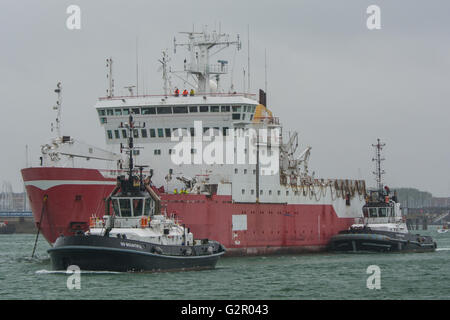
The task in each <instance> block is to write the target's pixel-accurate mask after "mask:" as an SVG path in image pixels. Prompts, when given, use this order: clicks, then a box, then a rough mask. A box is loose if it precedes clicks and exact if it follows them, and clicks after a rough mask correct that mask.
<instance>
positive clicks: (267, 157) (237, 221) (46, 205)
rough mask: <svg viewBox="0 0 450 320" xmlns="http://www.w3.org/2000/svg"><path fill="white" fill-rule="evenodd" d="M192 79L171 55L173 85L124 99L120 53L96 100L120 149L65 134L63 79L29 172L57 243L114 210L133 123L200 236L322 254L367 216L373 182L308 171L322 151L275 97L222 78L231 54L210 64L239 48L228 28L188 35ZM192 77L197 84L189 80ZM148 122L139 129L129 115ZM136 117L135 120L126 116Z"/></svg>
mask: <svg viewBox="0 0 450 320" xmlns="http://www.w3.org/2000/svg"><path fill="white" fill-rule="evenodd" d="M186 34H187V36H188V42H187V43H175V46H176V47H177V46H181V45H185V46H186V47H187V48H188V51H189V53H190V57H191V58H190V61H189V62H187V61H186V60H185V62H184V66H183V70H181V72H182V73H183V72H184V73H186V77H187V78H186V79H189V77H194V78H195V79H196V85H195V86H194V85H192V86H191V87H189V88H186V89H184V88H183V90H182V92H181V93H180V90H179V89H178V88H177V87H175V86H173V85H172V81H171V77H170V74H171V73H173V72H175V71H171V69H169V67H168V62H169V59H168V58H167V54H166V53H164V54H163V58H162V59H161V60H160V62H161V64H162V72H163V79H164V94H162V95H138V93H136V94H134V93H133V88H132V87H129V90H130V94H129V95H127V96H120V97H117V96H114V81H113V79H112V63H113V62H112V59H108V60H107V66H108V72H109V73H108V79H109V87H108V91H107V96H106V97H104V98H100V99H99V100H98V102H97V104H96V105H95V108H96V110H97V113H98V117H99V121H100V124H101V125H102V126H103V127H104V129H105V137H106V144H107V146H108V147H107V148H109V150H108V151H107V150H102V149H99V148H96V147H94V146H90V145H85V144H83V143H80V142H78V141H76V140H75V139H73V138H72V137H68V136H63V135H61V128H60V116H61V86H60V85H58V88H57V89H56V92H57V93H58V103H57V106H56V107H55V109H56V110H57V112H58V117H57V119H56V120H57V121H56V129H57V130H56V132H57V136H56V138H55V139H53V140H52V141H51V143H49V144H46V145H44V146H42V157H41V166H40V167H33V168H25V169H23V170H22V176H23V180H24V183H25V186H26V190H27V194H28V197H29V200H30V205H31V208H32V211H33V214H34V217H35V221H36V224H37V225H38V227H39V228H40V230H41V232H42V234H43V235H44V236H45V238H46V239H47V240H48V242H49V243H53V242H54V241H55V240H56V238H57V237H58V236H59V235H61V234H64V235H70V234H73V233H75V232H77V231H78V230H87V228H88V227H89V223H90V221H92V219H93V218H94V219H98V218H101V217H102V216H103V214H104V212H105V205H104V199H105V198H106V197H107V196H108V194H110V193H111V191H112V189H113V188H114V186H115V183H116V177H117V175H118V174H120V171H121V170H122V168H125V167H127V166H128V165H129V164H128V163H127V157H123V156H122V154H121V152H122V149H123V145H124V144H125V143H127V141H128V139H129V132H132V134H133V139H134V141H135V142H136V143H137V144H138V145H140V146H143V148H142V149H140V150H138V151H136V152H135V161H136V163H137V164H138V165H146V166H149V169H148V170H146V172H145V174H146V175H147V176H149V177H151V181H152V183H153V186H152V187H153V189H154V190H155V191H156V192H157V193H158V195H159V196H160V198H161V201H162V206H163V207H164V209H165V210H166V212H167V213H170V214H175V215H177V218H178V219H179V221H180V222H181V223H183V224H185V225H186V226H187V227H189V228H191V229H192V232H193V233H195V234H196V236H198V237H200V238H209V239H214V240H217V241H219V242H221V243H222V244H223V245H224V246H225V247H226V248H227V254H242V255H248V254H270V253H289V252H305V251H316V250H320V249H323V248H325V247H326V245H327V243H328V241H329V239H330V238H331V237H332V236H333V235H335V234H337V233H338V231H340V230H343V229H346V228H348V227H349V226H350V225H352V224H353V223H354V222H355V218H360V217H361V208H362V206H363V205H364V198H365V194H366V190H365V183H364V181H355V180H348V179H317V178H314V177H313V175H311V174H309V171H308V159H309V155H310V151H311V148H310V147H307V148H306V149H305V150H303V151H302V152H298V150H297V148H298V135H297V133H295V132H293V133H289V134H288V135H285V134H283V132H282V126H281V124H280V122H279V120H278V118H276V117H274V116H273V114H272V112H271V111H270V110H269V109H268V108H267V106H266V99H265V93H264V92H263V91H261V90H260V94H259V99H258V101H257V100H255V95H252V94H249V93H236V92H235V91H234V90H233V88H232V87H231V88H229V89H226V90H225V89H224V88H222V87H221V83H222V82H221V81H220V79H221V77H222V76H223V75H225V74H226V73H227V65H228V62H227V61H226V60H217V64H210V57H211V56H212V54H211V52H210V51H211V50H212V49H213V48H215V49H217V51H216V52H214V54H215V53H217V52H218V51H219V50H221V48H225V47H228V46H232V45H235V46H236V49H240V46H241V43H240V40H239V37H238V38H237V40H236V41H230V40H229V37H228V36H227V35H224V34H222V33H217V32H211V33H210V32H207V31H206V30H203V31H202V32H187V33H186ZM185 83H187V84H188V83H189V81H188V80H186V82H185ZM130 114H133V117H134V119H135V121H136V122H137V123H139V126H136V128H132V129H133V130H131V131H130V130H129V128H127V127H126V119H127V117H128V116H129V115H130ZM124 123H125V124H124Z"/></svg>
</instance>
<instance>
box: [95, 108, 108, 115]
mask: <svg viewBox="0 0 450 320" xmlns="http://www.w3.org/2000/svg"><path fill="white" fill-rule="evenodd" d="M97 112H98V115H99V116H106V112H105V109H98V110H97Z"/></svg>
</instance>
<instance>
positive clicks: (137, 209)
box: [133, 199, 144, 217]
mask: <svg viewBox="0 0 450 320" xmlns="http://www.w3.org/2000/svg"><path fill="white" fill-rule="evenodd" d="M143 202H144V201H143V199H133V216H135V217H138V216H141V215H143V212H142V209H143V208H142V204H143Z"/></svg>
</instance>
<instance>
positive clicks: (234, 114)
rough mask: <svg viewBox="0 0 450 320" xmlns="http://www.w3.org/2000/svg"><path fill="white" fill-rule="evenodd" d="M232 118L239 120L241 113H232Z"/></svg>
mask: <svg viewBox="0 0 450 320" xmlns="http://www.w3.org/2000/svg"><path fill="white" fill-rule="evenodd" d="M232 119H233V120H240V119H241V114H240V113H233V116H232Z"/></svg>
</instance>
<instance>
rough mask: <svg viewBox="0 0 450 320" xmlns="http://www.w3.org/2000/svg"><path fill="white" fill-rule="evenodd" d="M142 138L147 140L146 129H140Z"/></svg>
mask: <svg viewBox="0 0 450 320" xmlns="http://www.w3.org/2000/svg"><path fill="white" fill-rule="evenodd" d="M141 135H142V138H147V129H141Z"/></svg>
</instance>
